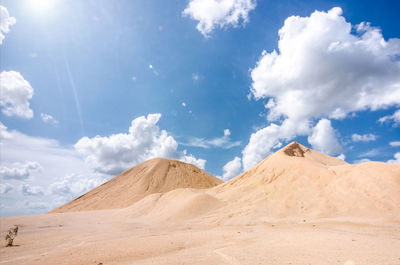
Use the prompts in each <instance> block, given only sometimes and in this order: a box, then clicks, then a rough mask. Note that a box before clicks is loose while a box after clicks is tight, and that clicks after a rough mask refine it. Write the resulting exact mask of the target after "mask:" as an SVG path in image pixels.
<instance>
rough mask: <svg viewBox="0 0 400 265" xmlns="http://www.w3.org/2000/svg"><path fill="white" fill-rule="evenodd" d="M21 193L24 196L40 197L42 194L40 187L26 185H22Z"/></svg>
mask: <svg viewBox="0 0 400 265" xmlns="http://www.w3.org/2000/svg"><path fill="white" fill-rule="evenodd" d="M21 191H22V193H23V194H24V195H26V196H42V195H43V194H44V192H43V188H42V187H39V186H30V185H28V184H23V185H22V187H21Z"/></svg>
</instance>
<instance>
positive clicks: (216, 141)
mask: <svg viewBox="0 0 400 265" xmlns="http://www.w3.org/2000/svg"><path fill="white" fill-rule="evenodd" d="M230 135H231V131H230V130H229V129H225V130H224V135H223V136H221V137H216V138H212V139H204V138H198V137H190V138H189V139H188V141H187V142H181V144H182V145H185V146H193V147H201V148H212V147H217V148H223V149H230V148H232V147H236V146H239V145H240V144H241V142H240V141H231V139H230V137H229V136H230Z"/></svg>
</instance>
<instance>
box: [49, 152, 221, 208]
mask: <svg viewBox="0 0 400 265" xmlns="http://www.w3.org/2000/svg"><path fill="white" fill-rule="evenodd" d="M220 183H222V181H221V180H220V179H217V178H215V177H213V176H212V175H210V174H208V173H207V172H205V171H203V170H201V169H199V168H198V167H196V166H194V165H192V164H187V163H183V162H180V161H177V160H169V159H163V158H155V159H151V160H148V161H146V162H144V163H142V164H139V165H137V166H135V167H133V168H131V169H129V170H127V171H125V172H124V173H122V174H120V175H118V176H116V177H115V178H113V179H111V180H110V181H108V182H106V183H104V184H102V185H101V186H99V187H97V188H95V189H93V190H91V191H89V192H87V193H86V194H84V195H82V196H80V197H78V198H76V199H74V200H73V201H71V202H69V203H67V204H65V205H62V206H60V207H58V208H56V209H54V210H53V211H51V213H61V212H71V211H87V210H100V209H112V208H124V207H127V206H130V205H132V204H133V203H135V202H137V201H139V200H141V199H142V198H144V197H146V196H147V195H150V194H153V193H163V192H168V191H171V190H174V189H177V188H197V189H205V188H210V187H214V186H216V185H218V184H220Z"/></svg>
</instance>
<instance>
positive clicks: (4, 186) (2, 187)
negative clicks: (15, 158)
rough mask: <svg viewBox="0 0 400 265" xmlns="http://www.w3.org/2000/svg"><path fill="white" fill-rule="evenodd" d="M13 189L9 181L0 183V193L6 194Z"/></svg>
mask: <svg viewBox="0 0 400 265" xmlns="http://www.w3.org/2000/svg"><path fill="white" fill-rule="evenodd" d="M13 189H14V186H13V185H11V184H10V183H0V194H6V193H8V192H10V191H12V190H13Z"/></svg>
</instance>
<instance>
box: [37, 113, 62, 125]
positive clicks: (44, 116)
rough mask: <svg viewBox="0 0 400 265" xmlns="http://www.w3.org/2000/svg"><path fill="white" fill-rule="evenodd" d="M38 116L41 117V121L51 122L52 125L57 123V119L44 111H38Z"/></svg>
mask: <svg viewBox="0 0 400 265" xmlns="http://www.w3.org/2000/svg"><path fill="white" fill-rule="evenodd" d="M40 117H41V118H42V121H43V122H45V123H49V124H52V125H54V126H57V125H58V123H59V122H58V120H57V119H55V118H54V117H53V116H51V115H50V114H46V113H40Z"/></svg>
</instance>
